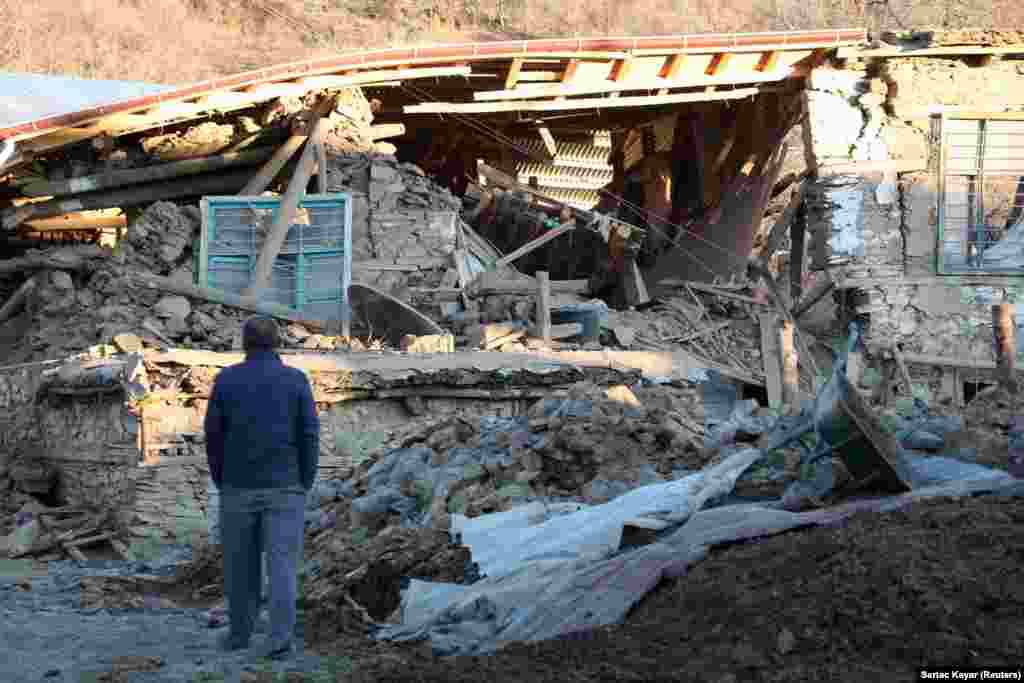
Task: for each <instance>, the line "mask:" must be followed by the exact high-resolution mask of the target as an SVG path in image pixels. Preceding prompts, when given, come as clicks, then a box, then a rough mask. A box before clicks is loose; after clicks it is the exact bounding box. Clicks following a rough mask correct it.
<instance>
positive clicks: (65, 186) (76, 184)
mask: <svg viewBox="0 0 1024 683" xmlns="http://www.w3.org/2000/svg"><path fill="white" fill-rule="evenodd" d="M273 155H274V150H273V149H272V148H268V147H261V148H257V149H251V150H246V151H244V152H235V153H232V154H215V155H213V156H208V157H203V158H200V159H185V160H184V161H175V162H172V163H169V164H157V165H155V166H143V167H141V168H129V169H124V170H110V171H103V172H102V173H98V174H95V175H90V176H83V177H81V178H71V179H68V180H54V181H40V182H37V183H29V184H28V185H26V186H25V187H23V188H22V189H21V191H22V193H24V194H25V195H28V196H30V197H60V196H64V195H73V194H81V193H83V192H95V191H99V190H108V189H113V188H118V187H124V186H126V185H139V184H141V183H148V182H155V181H161V180H170V179H172V178H180V177H183V176H189V175H197V174H199V173H211V172H214V171H218V170H220V169H224V168H231V167H234V166H250V165H254V164H258V163H260V162H262V161H266V160H267V159H270V158H271V157H272V156H273Z"/></svg>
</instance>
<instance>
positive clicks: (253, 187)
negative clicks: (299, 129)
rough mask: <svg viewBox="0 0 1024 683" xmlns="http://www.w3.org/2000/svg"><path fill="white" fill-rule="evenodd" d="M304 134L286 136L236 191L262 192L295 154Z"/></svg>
mask: <svg viewBox="0 0 1024 683" xmlns="http://www.w3.org/2000/svg"><path fill="white" fill-rule="evenodd" d="M306 137H307V136H305V135H293V136H291V137H290V138H288V139H287V140H286V141H285V143H284V144H283V145H281V146H280V147H278V148H277V151H276V152H274V156H272V157H270V160H269V161H267V163H265V164H263V166H261V167H260V170H259V171H257V172H256V175H254V176H253V177H252V179H251V180H250V181H249V182H248V183H246V184H245V187H243V188H242V190H241V191H240V192H239V193H238V194H240V195H243V196H247V195H257V194H263V192H264V191H265V190H266V189H267V187H268V186H269V185H270V183H272V182H273V181H274V178H276V177H277V174H278V173H280V172H281V169H282V168H284V166H285V164H287V163H288V161H289V160H290V159H291V158H292V157H293V156H295V152H297V151H298V149H299V147H302V144H303V143H304V142H305V141H306Z"/></svg>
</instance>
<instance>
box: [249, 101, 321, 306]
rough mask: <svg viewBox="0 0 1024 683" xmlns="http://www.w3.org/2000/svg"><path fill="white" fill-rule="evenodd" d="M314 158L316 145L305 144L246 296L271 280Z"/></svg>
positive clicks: (317, 126)
mask: <svg viewBox="0 0 1024 683" xmlns="http://www.w3.org/2000/svg"><path fill="white" fill-rule="evenodd" d="M322 124H323V118H318V119H317V120H316V122H315V123H314V124H313V130H312V132H311V133H310V138H311V139H313V140H315V139H316V137H317V135H319V131H320V127H321V125H322ZM315 160H316V145H306V148H305V149H304V150H303V152H302V156H301V157H299V163H298V167H297V168H296V169H295V175H293V176H292V179H291V180H290V181H289V183H288V190H287V191H286V192H285V194H284V197H282V198H281V204H280V206H279V207H278V210H277V213H276V215H275V217H274V224H273V226H271V228H270V231H269V232H268V233H267V236H266V238H265V240H264V242H263V249H262V250H261V251H260V255H259V256H258V257H257V259H256V266H255V269H254V271H253V276H252V281H251V282H250V283H249V286H248V288H247V289H246V296H258V295H259V294H260V293H261V292H262V291H263V290H264V289H265V288H266V286H267V285H268V284H269V283H270V275H271V272H272V270H273V268H274V261H275V260H276V259H277V255H278V253H279V252H280V251H281V245H283V244H284V240H285V237H287V235H288V229H289V228H291V225H292V218H293V217H294V216H295V210H296V209H297V208H298V206H299V202H300V201H301V200H302V197H303V196H304V195H305V193H306V185H307V184H308V183H309V178H310V176H311V175H312V173H313V164H314V162H315Z"/></svg>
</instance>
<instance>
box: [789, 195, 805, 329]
mask: <svg viewBox="0 0 1024 683" xmlns="http://www.w3.org/2000/svg"><path fill="white" fill-rule="evenodd" d="M806 215H807V211H806V209H805V206H804V204H803V203H802V202H801V203H800V208H798V209H797V211H796V216H794V217H793V222H792V223H791V224H790V228H789V243H790V249H789V293H790V294H789V295H790V299H791V300H792V301H797V300H798V299H799V298H800V297H801V296H802V295H803V291H804V237H805V236H806V234H807V219H806ZM794 317H795V316H794Z"/></svg>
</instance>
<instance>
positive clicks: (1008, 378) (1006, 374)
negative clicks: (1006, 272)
mask: <svg viewBox="0 0 1024 683" xmlns="http://www.w3.org/2000/svg"><path fill="white" fill-rule="evenodd" d="M992 331H993V335H994V337H995V344H996V368H997V375H998V377H999V383H1000V384H1001V385H1002V386H1003V388H1004V389H1006V390H1007V391H1008V392H1010V393H1011V394H1016V393H1017V388H1018V387H1017V378H1016V377H1014V369H1015V368H1016V365H1017V362H1016V361H1017V339H1016V326H1015V325H1014V320H1013V305H1012V304H1005V303H1004V304H997V305H995V306H993V307H992Z"/></svg>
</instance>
